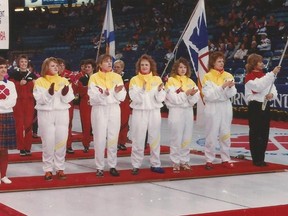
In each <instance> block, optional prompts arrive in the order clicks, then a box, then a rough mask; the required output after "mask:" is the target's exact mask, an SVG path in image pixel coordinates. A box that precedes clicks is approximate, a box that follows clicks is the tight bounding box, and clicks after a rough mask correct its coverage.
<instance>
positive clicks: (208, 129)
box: [204, 100, 232, 162]
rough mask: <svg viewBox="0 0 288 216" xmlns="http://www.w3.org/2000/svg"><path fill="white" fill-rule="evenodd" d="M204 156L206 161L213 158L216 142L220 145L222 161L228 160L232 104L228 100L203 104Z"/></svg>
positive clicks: (210, 160) (211, 160)
mask: <svg viewBox="0 0 288 216" xmlns="http://www.w3.org/2000/svg"><path fill="white" fill-rule="evenodd" d="M204 114H205V158H206V162H213V160H214V159H215V155H216V153H215V151H216V150H215V147H216V144H218V143H219V145H220V155H221V159H222V161H223V162H225V161H230V154H229V151H230V146H231V139H230V132H231V123H232V105H231V102H230V100H228V101H225V102H218V103H206V105H205V110H204Z"/></svg>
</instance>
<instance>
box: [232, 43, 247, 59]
mask: <svg viewBox="0 0 288 216" xmlns="http://www.w3.org/2000/svg"><path fill="white" fill-rule="evenodd" d="M247 52H248V49H246V47H245V44H241V46H240V48H239V49H238V50H237V51H236V53H235V54H234V59H235V60H236V59H241V60H242V59H246V57H247Z"/></svg>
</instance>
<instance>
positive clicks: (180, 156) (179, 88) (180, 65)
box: [165, 58, 200, 172]
mask: <svg viewBox="0 0 288 216" xmlns="http://www.w3.org/2000/svg"><path fill="white" fill-rule="evenodd" d="M190 76H191V69H190V66H189V62H188V61H187V60H186V59H184V58H179V59H178V60H177V61H176V62H175V63H174V64H173V66H172V70H171V73H170V77H169V79H168V81H167V83H166V85H165V89H166V92H167V96H166V100H165V103H166V106H167V107H168V109H169V115H168V128H169V135H170V139H169V144H170V159H171V160H172V162H173V172H179V171H180V169H182V170H190V169H191V167H190V165H189V161H190V144H191V142H192V133H193V124H194V113H193V106H194V104H196V103H197V101H198V100H199V98H200V94H199V91H198V88H197V86H196V84H195V83H194V81H193V80H192V79H190Z"/></svg>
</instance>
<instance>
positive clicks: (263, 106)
mask: <svg viewBox="0 0 288 216" xmlns="http://www.w3.org/2000/svg"><path fill="white" fill-rule="evenodd" d="M287 46H288V38H287V39H286V44H285V47H284V50H283V53H282V56H281V58H280V61H279V64H278V66H281V64H282V61H283V58H284V55H285V52H286V50H287ZM276 78H277V75H275V77H274V81H273V82H272V84H271V86H270V88H269V92H268V94H270V93H271V91H272V87H273V85H274V83H275V80H276ZM267 103H268V99H267V98H266V97H265V98H264V101H263V103H262V111H264V110H265V108H266V105H267Z"/></svg>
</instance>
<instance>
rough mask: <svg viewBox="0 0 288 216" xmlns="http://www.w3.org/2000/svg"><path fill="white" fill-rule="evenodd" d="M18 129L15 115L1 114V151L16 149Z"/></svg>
mask: <svg viewBox="0 0 288 216" xmlns="http://www.w3.org/2000/svg"><path fill="white" fill-rule="evenodd" d="M16 148H17V145H16V129H15V120H14V116H13V113H1V114H0V149H16Z"/></svg>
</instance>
